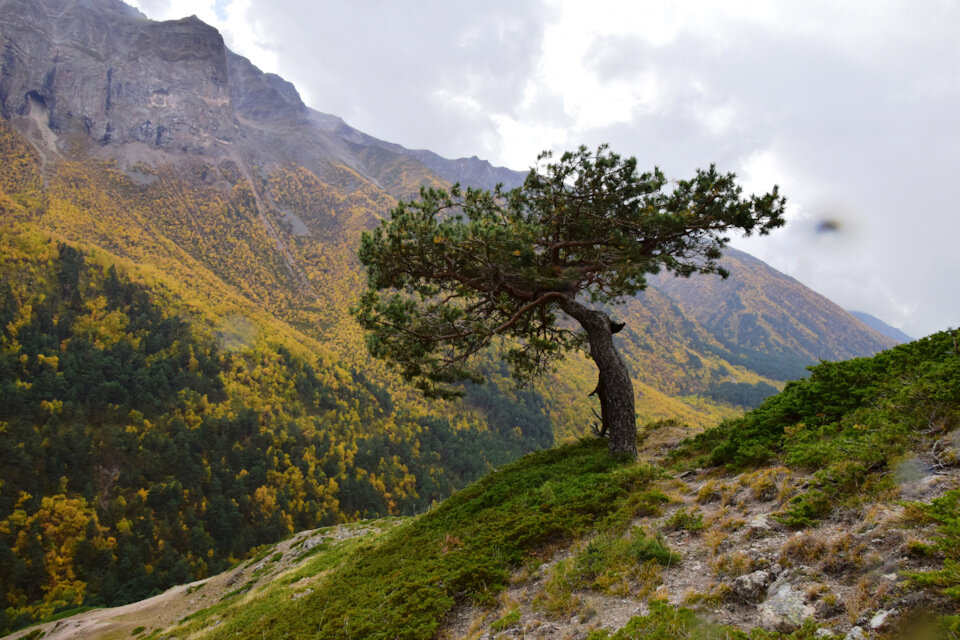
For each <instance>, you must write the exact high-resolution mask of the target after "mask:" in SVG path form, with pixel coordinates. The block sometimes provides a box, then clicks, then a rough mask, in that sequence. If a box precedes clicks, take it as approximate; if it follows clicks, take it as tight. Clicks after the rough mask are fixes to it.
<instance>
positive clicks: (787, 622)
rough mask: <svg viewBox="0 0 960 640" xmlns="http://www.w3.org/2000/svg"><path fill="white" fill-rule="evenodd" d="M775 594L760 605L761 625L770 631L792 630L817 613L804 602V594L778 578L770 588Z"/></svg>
mask: <svg viewBox="0 0 960 640" xmlns="http://www.w3.org/2000/svg"><path fill="white" fill-rule="evenodd" d="M770 590H771V591H773V595H772V596H770V597H769V598H767V599H766V600H765V601H764V602H763V603H762V604H761V605H760V606H759V607H757V612H758V613H759V615H760V626H762V627H763V628H764V629H768V630H770V631H792V630H793V629H796V628H797V627H799V626H800V625H801V624H803V621H804V620H806V619H807V618H811V617H813V615H814V614H815V613H816V611H815V610H814V608H813V607H811V606H810V605H808V604H805V603H804V602H803V594H801V593H799V592H797V591H796V590H795V589H794V588H793V587H792V586H791V585H790V584H787V583H784V582H781V581H780V580H778V581H777V582H776V583H774V585H773V586H772V587H771V588H770Z"/></svg>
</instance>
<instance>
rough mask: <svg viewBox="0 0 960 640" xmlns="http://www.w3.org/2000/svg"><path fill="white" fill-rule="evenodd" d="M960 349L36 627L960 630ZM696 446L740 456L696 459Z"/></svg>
mask: <svg viewBox="0 0 960 640" xmlns="http://www.w3.org/2000/svg"><path fill="white" fill-rule="evenodd" d="M958 339H960V334H958V333H957V332H956V331H951V332H943V333H939V334H935V335H934V336H931V337H930V338H927V339H924V340H920V341H917V342H915V343H912V344H909V345H905V346H901V347H897V348H895V349H893V350H890V351H887V352H884V353H882V354H880V355H878V356H876V357H874V358H872V359H857V360H851V361H848V362H841V363H828V364H823V365H820V366H818V367H816V368H815V369H814V370H813V372H812V375H811V376H810V378H809V379H807V380H803V381H798V382H794V383H791V385H790V386H788V388H787V389H786V390H785V391H784V392H783V393H781V394H779V395H778V396H776V397H774V398H771V399H769V400H768V401H767V402H766V403H765V404H764V405H763V406H762V407H761V408H760V409H758V410H756V411H754V412H751V413H748V414H747V415H745V416H743V417H742V418H739V419H736V420H733V421H729V422H727V423H725V424H724V425H722V426H720V427H719V428H717V429H715V430H712V431H708V432H706V433H705V434H703V436H701V437H699V438H697V439H696V440H694V441H692V442H688V443H687V444H686V445H685V447H684V450H683V451H681V452H680V453H679V454H674V455H673V456H671V458H672V459H673V461H674V462H673V463H672V464H670V465H667V464H666V463H665V460H664V458H663V457H662V454H663V445H664V444H665V443H666V442H669V440H670V438H672V437H674V436H675V435H676V434H675V431H674V429H673V427H672V426H671V425H669V424H661V425H659V426H657V427H656V428H653V429H651V430H649V431H648V432H647V442H646V445H645V446H644V450H643V454H644V457H645V458H646V460H645V461H643V462H628V461H623V460H620V461H616V460H613V459H612V458H611V457H610V456H609V455H608V454H607V453H606V451H605V446H604V444H603V443H602V442H599V441H597V440H589V441H584V442H581V443H579V444H576V445H568V446H563V447H560V448H557V449H553V450H550V451H544V452H537V453H533V454H530V455H529V456H526V457H524V458H522V459H521V460H519V461H517V462H515V463H512V464H510V465H508V466H506V467H504V468H502V469H500V470H498V471H497V472H495V473H491V474H489V475H488V476H487V477H485V478H483V479H482V480H480V481H479V482H477V483H475V484H473V485H471V486H470V487H468V488H466V489H464V490H463V491H461V492H459V493H458V494H456V495H455V496H453V497H451V498H449V499H447V500H445V501H444V502H443V503H442V504H440V505H439V506H437V507H436V508H434V509H431V510H430V511H429V512H427V513H424V514H422V515H419V516H416V517H414V518H410V519H403V520H388V521H375V522H369V523H364V524H363V525H362V526H352V527H338V528H333V529H325V530H319V531H314V532H304V533H302V534H300V535H298V536H295V537H293V538H291V539H289V540H288V541H286V542H284V543H282V544H281V545H278V546H277V547H274V548H269V549H265V550H264V551H263V552H262V553H261V554H260V555H259V556H258V557H256V558H254V559H252V560H251V561H250V562H248V563H246V564H244V565H242V566H238V567H236V568H234V569H233V570H232V571H231V572H229V573H227V574H224V575H222V576H219V577H217V578H216V579H214V580H210V581H207V582H205V583H198V584H193V585H190V586H189V587H188V588H179V589H178V590H175V591H171V592H170V593H168V594H165V595H164V596H162V597H161V598H158V599H157V600H154V601H148V602H145V603H142V604H141V605H139V606H138V607H135V608H132V609H124V610H120V611H117V612H110V611H95V612H89V613H85V614H82V615H80V616H77V617H76V618H74V619H67V620H64V621H61V622H59V623H51V624H48V625H46V626H44V627H42V628H40V629H38V630H37V631H38V632H41V631H42V632H44V633H46V634H48V635H46V636H45V637H48V638H59V637H67V636H68V635H69V636H70V637H76V638H102V637H107V636H108V635H109V634H113V637H122V636H128V635H134V636H138V637H143V638H166V637H190V638H210V639H215V638H303V637H319V638H355V639H358V638H422V639H429V638H515V637H529V638H587V639H589V640H601V639H603V638H616V639H624V640H626V639H632V640H641V639H649V640H654V639H667V638H716V639H718V640H719V639H721V638H726V639H744V640H746V639H747V638H750V639H752V640H773V639H782V640H787V639H792V640H813V639H814V638H846V639H847V640H854V639H857V638H859V639H866V638H917V639H928V638H929V639H933V638H955V637H956V634H957V633H960V576H958V573H957V568H958V565H957V563H958V561H960V552H958V550H960V532H958V529H957V525H958V514H960V512H958V509H957V507H958V503H960V466H958V464H960V431H958V429H960V349H958V346H957V345H958ZM728 443H735V445H736V446H735V447H733V448H730V447H729V446H727V444H728ZM751 450H755V451H763V452H764V453H763V455H760V456H758V455H753V454H749V455H747V454H746V452H748V451H751ZM698 451H708V452H709V451H712V452H713V453H712V454H710V455H711V456H712V457H713V458H714V459H715V460H716V461H718V462H723V463H725V464H726V465H727V466H726V467H724V466H710V464H709V463H708V464H706V466H698V467H695V468H694V467H693V465H698V464H704V463H705V460H704V459H702V458H701V459H699V460H698V459H697V458H696V456H697V452H698ZM761 460H766V461H765V462H760V461H761ZM685 467H690V468H689V469H688V470H686V471H683V469H684V468H685ZM815 469H819V471H815V472H814V470H815ZM817 495H822V496H823V497H825V498H826V500H821V498H819V497H816V496H817ZM812 504H818V505H819V506H818V507H817V508H816V509H815V510H812V511H811V510H810V509H809V508H808V506H809V505H812ZM165 611H169V612H165ZM134 625H137V626H136V627H135V626H134ZM24 635H25V634H24ZM34 637H36V636H34Z"/></svg>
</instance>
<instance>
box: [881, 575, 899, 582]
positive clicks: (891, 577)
mask: <svg viewBox="0 0 960 640" xmlns="http://www.w3.org/2000/svg"><path fill="white" fill-rule="evenodd" d="M883 579H884V580H889V581H890V582H896V581H897V574H895V573H885V574H883Z"/></svg>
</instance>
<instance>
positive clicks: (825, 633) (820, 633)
mask: <svg viewBox="0 0 960 640" xmlns="http://www.w3.org/2000/svg"><path fill="white" fill-rule="evenodd" d="M813 635H815V636H816V637H818V638H832V637H833V631H830V629H824V628H823V627H821V628H819V629H817V632H816V633H814V634H813Z"/></svg>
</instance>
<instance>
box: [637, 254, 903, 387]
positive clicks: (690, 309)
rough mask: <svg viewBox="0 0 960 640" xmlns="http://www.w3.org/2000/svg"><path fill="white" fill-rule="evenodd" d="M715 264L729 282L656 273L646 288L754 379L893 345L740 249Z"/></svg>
mask: <svg viewBox="0 0 960 640" xmlns="http://www.w3.org/2000/svg"><path fill="white" fill-rule="evenodd" d="M721 265H722V266H723V267H725V268H726V269H727V270H728V271H729V272H730V274H731V275H730V277H729V278H727V279H720V278H716V277H704V276H693V277H691V278H690V279H689V280H683V279H680V278H675V277H672V276H666V275H661V276H657V277H655V278H653V279H652V280H651V285H652V286H654V287H656V288H657V289H659V290H661V291H663V292H664V293H666V294H667V295H669V296H671V297H672V298H673V299H674V300H676V301H677V303H678V304H679V305H680V306H681V307H682V308H683V309H684V311H685V312H686V313H687V314H689V315H690V316H691V317H692V318H694V319H696V320H697V322H699V323H700V324H701V325H703V326H704V327H705V328H706V329H707V330H709V331H710V332H711V333H712V334H713V335H714V336H716V338H717V339H718V340H719V341H720V342H721V343H722V344H723V345H724V347H725V348H726V349H727V350H728V351H729V353H730V354H731V355H732V356H733V357H732V361H733V362H737V363H742V364H744V365H745V366H747V367H749V368H750V369H752V370H754V371H756V372H757V373H760V374H761V375H764V376H768V377H772V378H775V379H777V380H791V379H794V378H797V377H800V376H802V375H803V369H804V368H805V367H806V366H808V365H810V364H813V363H815V362H819V361H821V360H841V359H846V358H851V357H855V356H858V355H865V354H871V353H876V352H877V351H879V350H881V349H885V348H889V347H891V346H893V345H894V344H896V342H895V341H893V340H891V339H890V338H888V337H886V336H882V335H880V334H878V333H876V332H874V331H864V330H863V328H862V326H860V325H859V324H858V323H856V322H854V321H852V319H851V317H850V314H849V313H847V312H846V311H844V310H843V309H841V308H840V307H838V306H837V305H836V304H834V303H833V302H831V301H830V300H827V299H826V298H824V297H823V296H821V295H819V294H817V293H815V292H813V291H811V290H810V289H808V288H806V287H805V286H803V285H802V284H800V283H799V282H797V281H796V280H794V279H793V278H790V277H789V276H786V275H784V274H782V273H779V272H777V271H776V270H774V269H772V268H771V267H769V266H768V265H766V264H764V263H763V262H761V261H760V260H757V259H756V258H754V257H752V256H750V255H748V254H746V253H743V252H742V251H737V250H735V249H727V251H726V252H725V255H724V258H723V260H722V261H721ZM771 356H772V357H771Z"/></svg>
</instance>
